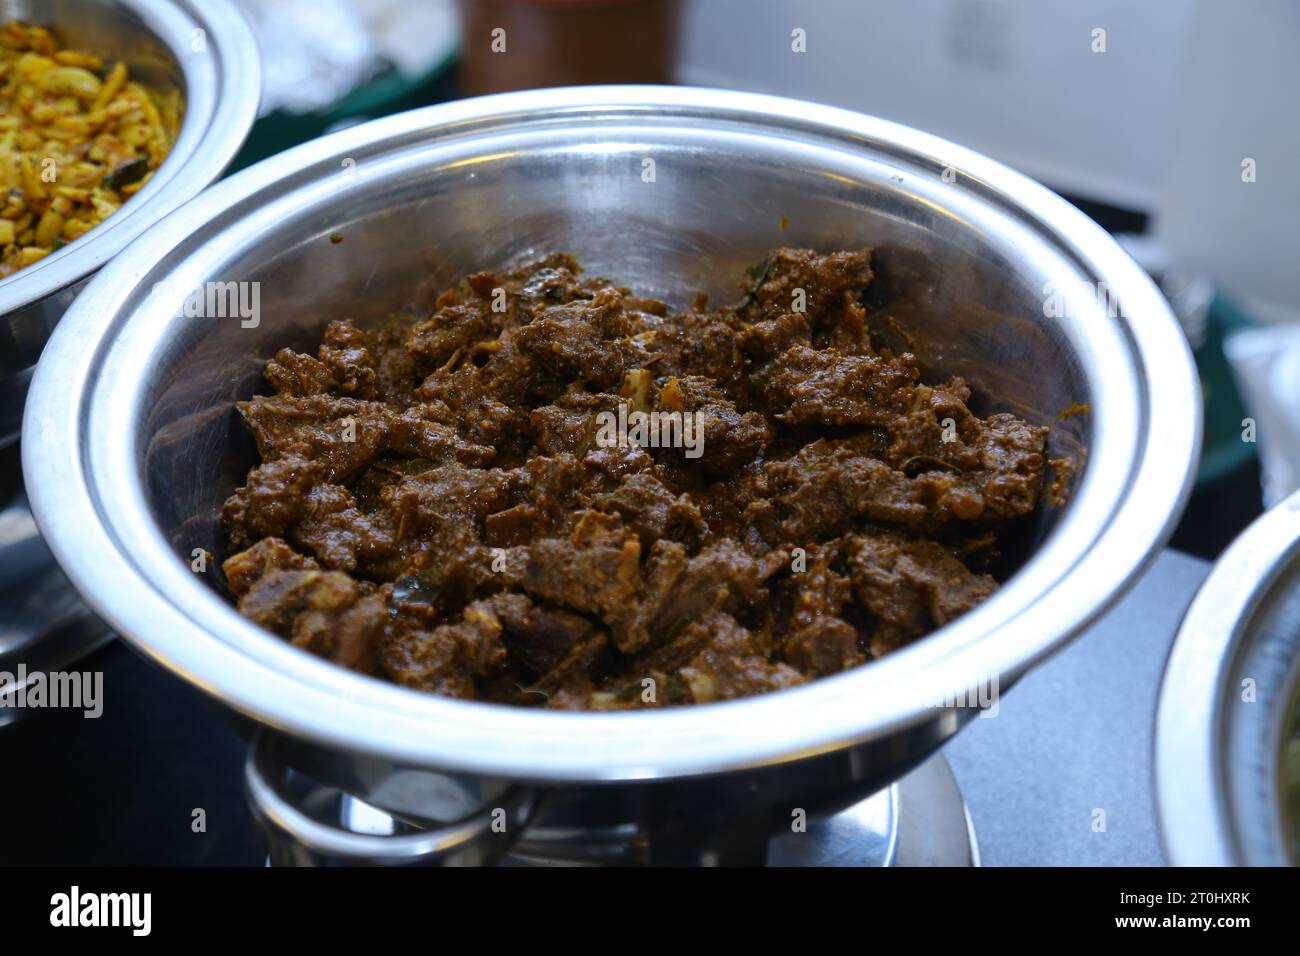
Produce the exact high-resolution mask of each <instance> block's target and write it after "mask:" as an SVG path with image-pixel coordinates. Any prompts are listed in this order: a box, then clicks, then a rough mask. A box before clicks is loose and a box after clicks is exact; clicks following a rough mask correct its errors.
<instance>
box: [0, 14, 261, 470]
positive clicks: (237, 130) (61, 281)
mask: <svg viewBox="0 0 1300 956" xmlns="http://www.w3.org/2000/svg"><path fill="white" fill-rule="evenodd" d="M14 19H18V20H25V21H27V22H31V23H38V24H41V25H43V26H49V27H52V28H55V29H57V31H58V36H59V38H60V40H62V41H63V42H64V43H66V44H68V45H70V46H72V47H75V48H77V49H81V50H88V51H90V52H91V53H95V54H98V55H100V56H102V57H104V58H106V59H112V60H122V61H124V62H125V63H126V64H127V66H128V67H130V69H131V72H132V76H133V77H136V78H138V80H139V81H140V82H142V83H143V84H144V85H145V86H147V87H149V88H150V89H152V90H156V91H157V92H158V93H160V94H163V95H171V94H176V93H179V94H180V95H181V98H182V102H183V105H184V112H183V114H182V119H181V122H180V126H179V129H178V130H177V131H176V132H177V134H178V135H177V137H176V143H175V146H174V147H173V148H172V151H171V153H170V155H169V156H168V157H167V159H166V161H165V162H164V163H163V165H162V166H161V167H160V168H159V169H158V171H157V172H156V173H155V174H154V176H153V179H152V180H150V182H149V184H148V185H146V186H145V187H144V188H143V189H141V190H140V192H139V193H138V194H137V195H136V196H134V197H132V199H131V200H130V202H128V203H126V204H125V205H124V206H123V207H122V208H121V209H120V210H119V211H118V212H117V213H116V214H114V215H113V216H111V217H110V218H109V219H107V220H105V221H104V222H103V223H101V224H100V225H99V226H97V227H95V228H94V229H92V230H91V231H90V232H88V233H86V235H84V236H82V237H81V238H80V239H77V240H76V241H75V242H70V243H68V245H66V246H64V247H63V248H62V249H60V250H58V251H57V252H54V253H51V254H50V255H48V256H46V257H45V258H44V259H42V260H41V261H40V262H37V263H35V264H34V265H31V266H29V267H28V268H26V269H23V270H22V271H21V272H18V273H15V274H14V275H12V276H10V277H9V278H7V279H4V280H2V281H0V445H5V444H8V443H10V442H12V441H13V440H14V439H16V438H17V437H18V426H19V424H20V423H21V421H22V409H23V399H24V396H25V395H26V392H27V386H28V382H29V380H30V378H31V375H32V368H33V366H35V364H36V360H37V358H38V357H39V356H40V354H41V349H42V348H44V346H45V342H46V340H47V339H48V338H49V335H50V330H51V329H53V328H54V325H55V323H56V322H58V321H59V318H60V317H61V316H62V315H63V313H64V311H65V310H66V309H67V307H68V305H69V304H70V303H71V302H72V300H73V298H74V297H75V296H76V295H77V293H78V292H79V291H81V289H82V288H83V287H84V286H85V283H86V280H87V279H88V278H89V276H90V275H91V274H93V273H94V272H95V271H96V270H97V269H99V268H100V267H101V266H102V265H103V264H104V263H105V262H108V261H109V260H110V259H111V258H112V257H113V256H115V255H116V254H117V253H119V252H121V251H122V250H123V249H124V248H126V246H127V244H129V243H130V242H131V240H132V239H134V238H135V237H136V236H138V235H140V234H141V233H142V232H144V231H145V230H146V229H147V228H149V226H151V225H152V224H153V223H155V222H157V221H158V220H159V219H161V218H162V217H163V216H165V215H167V213H169V212H171V211H172V210H173V209H175V208H176V207H177V206H179V205H181V204H182V203H183V202H185V201H186V200H188V199H191V198H193V197H194V196H196V195H197V194H198V193H199V191H200V190H202V189H204V188H205V187H207V186H208V185H210V184H211V183H212V182H213V181H214V180H216V178H217V177H218V176H220V175H221V173H222V172H223V171H224V170H225V168H226V166H227V165H228V164H229V163H230V161H231V159H233V158H234V156H235V153H236V152H238V151H239V147H240V146H241V145H243V142H244V137H245V136H247V135H248V131H249V129H250V128H251V127H252V125H253V120H254V119H255V118H256V116H257V103H258V98H259V97H260V95H261V70H260V65H259V62H260V61H259V59H258V55H257V43H256V41H255V39H254V37H253V33H252V31H251V30H250V29H249V27H248V25H247V23H245V21H244V19H243V17H242V16H241V15H240V14H239V13H238V11H236V9H235V8H234V7H233V6H232V5H231V4H230V3H229V2H228V0H0V23H7V22H9V21H10V20H14Z"/></svg>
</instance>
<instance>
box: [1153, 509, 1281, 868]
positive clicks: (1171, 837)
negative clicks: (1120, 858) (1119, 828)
mask: <svg viewBox="0 0 1300 956" xmlns="http://www.w3.org/2000/svg"><path fill="white" fill-rule="evenodd" d="M1298 557H1300V492H1295V493H1293V494H1292V495H1290V496H1289V497H1287V498H1285V499H1283V500H1282V501H1281V502H1279V503H1278V504H1276V505H1274V507H1272V508H1270V509H1269V510H1268V511H1266V512H1264V513H1263V514H1262V515H1260V516H1259V517H1258V518H1256V519H1255V520H1254V521H1253V522H1251V523H1250V525H1249V526H1247V528H1246V530H1245V531H1243V532H1242V533H1241V534H1240V535H1238V536H1237V538H1236V539H1235V540H1234V541H1233V542H1232V544H1230V545H1229V546H1228V549H1227V550H1226V551H1224V552H1223V554H1222V555H1220V556H1219V559H1218V560H1217V561H1215V563H1214V566H1213V567H1212V568H1211V569H1210V573H1209V574H1208V575H1207V576H1206V578H1205V580H1204V581H1202V582H1201V586H1200V587H1199V588H1198V589H1197V591H1196V594H1195V595H1194V596H1193V597H1192V602H1191V604H1189V605H1188V607H1187V610H1186V612H1184V614H1183V620H1182V623H1181V624H1180V625H1179V627H1178V633H1177V634H1176V635H1175V637H1174V642H1173V645H1172V646H1171V647H1170V649H1169V656H1168V658H1167V659H1166V661H1165V667H1164V672H1163V674H1162V676H1161V678H1160V692H1159V697H1158V698H1157V702H1156V712H1155V721H1154V723H1155V732H1154V734H1153V735H1152V740H1153V744H1152V749H1153V760H1152V773H1153V777H1154V784H1155V786H1154V792H1155V798H1156V815H1157V818H1158V819H1159V822H1160V835H1161V841H1162V843H1163V844H1164V848H1165V854H1166V856H1167V857H1168V858H1169V861H1170V862H1171V863H1172V864H1174V865H1175V866H1243V865H1245V864H1246V863H1247V862H1248V861H1247V860H1246V859H1244V858H1243V851H1242V848H1241V846H1240V844H1239V841H1238V839H1237V836H1236V828H1235V827H1234V825H1233V811H1232V806H1231V799H1230V797H1229V794H1228V791H1227V788H1226V781H1227V779H1228V778H1227V775H1228V773H1229V768H1228V767H1227V766H1226V765H1225V760H1224V757H1225V752H1224V747H1223V743H1222V742H1223V729H1224V721H1225V719H1226V718H1225V713H1224V707H1223V693H1224V690H1225V688H1226V684H1227V681H1228V679H1229V677H1230V673H1229V672H1230V670H1231V668H1232V665H1233V661H1234V659H1235V658H1236V655H1237V654H1238V652H1239V651H1240V650H1241V649H1242V647H1243V641H1244V640H1245V634H1246V629H1247V628H1248V627H1249V626H1250V624H1251V621H1252V619H1253V618H1254V616H1255V613H1256V611H1257V610H1258V608H1259V607H1260V605H1261V604H1262V602H1263V601H1264V600H1265V599H1266V598H1267V597H1268V595H1269V593H1270V592H1271V591H1272V589H1273V586H1274V584H1275V583H1276V582H1277V580H1278V578H1279V577H1280V576H1281V575H1282V574H1283V573H1284V571H1285V569H1286V568H1287V566H1288V564H1289V563H1290V562H1293V561H1295V560H1297V558H1298Z"/></svg>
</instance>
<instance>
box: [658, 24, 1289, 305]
mask: <svg viewBox="0 0 1300 956" xmlns="http://www.w3.org/2000/svg"><path fill="white" fill-rule="evenodd" d="M795 27H801V28H803V29H804V30H805V31H806V33H807V52H806V53H803V54H797V53H794V52H792V51H791V48H790V45H791V36H790V31H791V30H792V29H793V28H795ZM1095 28H1102V29H1104V30H1105V31H1106V52H1104V53H1095V52H1093V50H1092V44H1093V36H1092V31H1093V30H1094V29H1095ZM680 79H681V80H682V81H683V82H687V83H695V84H701V85H710V86H723V87H729V88H737V89H752V90H760V91H763V92H770V93H780V94H784V95H788V96H796V97H802V98H806V99H814V100H819V101H822V102H827V103H832V104H834V105H837V106H845V107H848V108H851V109H856V110H861V111H863V112H867V113H874V114H876V115H879V116H884V117H887V118H889V119H894V120H898V121H900V122H904V123H907V124H909V125H912V126H917V127H920V128H922V129H926V130H929V131H931V132H935V133H938V134H940V135H943V136H946V137H948V138H950V139H953V140H956V141H958V142H960V143H963V144H964V145H967V146H972V147H974V148H976V149H978V150H980V151H982V152H986V153H988V154H990V155H992V156H995V157H997V158H998V159H1001V160H1003V161H1004V162H1007V163H1009V164H1011V165H1013V166H1016V167H1017V168H1019V169H1022V170H1024V171H1025V172H1027V173H1029V174H1030V175H1032V176H1034V177H1036V178H1038V179H1041V180H1043V181H1045V182H1047V183H1048V184H1049V185H1051V186H1053V187H1054V188H1056V189H1058V190H1061V191H1065V192H1071V193H1076V194H1079V195H1083V196H1087V197H1089V198H1095V199H1099V200H1103V201H1107V202H1110V203H1113V204H1115V205H1120V206H1127V207H1131V208H1135V209H1139V210H1142V211H1146V212H1149V213H1151V214H1152V215H1153V217H1154V223H1155V230H1156V232H1157V234H1158V235H1159V236H1160V238H1161V239H1162V240H1163V241H1164V242H1165V243H1166V244H1167V245H1168V246H1169V248H1170V251H1171V252H1172V253H1173V254H1174V255H1175V256H1176V257H1177V260H1178V261H1180V262H1182V263H1185V264H1187V265H1191V266H1194V267H1197V268H1200V269H1202V270H1204V271H1205V272H1207V273H1208V274H1209V275H1210V276H1211V278H1213V279H1214V280H1215V281H1217V282H1219V283H1220V284H1222V285H1224V286H1225V287H1226V288H1228V290H1229V291H1231V292H1232V293H1234V294H1235V295H1237V296H1238V297H1239V298H1242V299H1244V300H1247V301H1248V303H1249V304H1251V305H1252V306H1254V307H1255V310H1256V311H1257V312H1258V313H1260V314H1262V315H1264V316H1267V317H1288V316H1290V315H1295V316H1296V317H1300V262H1297V257H1298V256H1300V186H1298V185H1297V178H1298V177H1300V2H1297V0H804V2H794V0H693V2H690V3H689V4H688V5H687V9H686V22H685V28H684V31H683V49H682V62H681V68H680ZM1247 156H1249V157H1253V158H1254V159H1255V160H1256V162H1257V171H1258V179H1257V181H1256V182H1255V183H1253V184H1245V183H1242V182H1241V178H1240V173H1241V166H1240V163H1241V160H1242V158H1244V157H1247Z"/></svg>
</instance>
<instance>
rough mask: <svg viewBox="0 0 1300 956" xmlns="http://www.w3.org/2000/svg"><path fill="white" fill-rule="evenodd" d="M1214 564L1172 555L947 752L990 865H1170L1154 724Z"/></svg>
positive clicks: (969, 728) (1154, 566) (1164, 554)
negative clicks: (1185, 627)
mask: <svg viewBox="0 0 1300 956" xmlns="http://www.w3.org/2000/svg"><path fill="white" fill-rule="evenodd" d="M1209 569H1210V565H1209V564H1208V563H1207V562H1205V561H1202V560H1200V559H1199V558H1193V557H1190V556H1188V555H1185V554H1182V553H1180V552H1177V551H1171V550H1165V551H1163V552H1162V553H1161V554H1160V555H1159V556H1158V557H1157V558H1156V560H1155V561H1154V563H1153V564H1152V565H1151V567H1150V568H1149V569H1148V570H1147V572H1146V574H1145V576H1144V577H1143V578H1142V579H1141V580H1140V581H1138V582H1137V583H1136V584H1135V586H1134V587H1133V589H1132V590H1131V591H1130V592H1129V593H1128V595H1127V596H1125V598H1124V599H1123V600H1122V601H1121V602H1120V603H1119V604H1117V605H1116V606H1115V607H1114V608H1112V609H1111V610H1110V612H1109V613H1107V614H1106V615H1105V616H1104V617H1103V618H1101V619H1100V620H1099V621H1098V622H1097V623H1096V624H1094V625H1093V626H1092V628H1090V629H1089V630H1088V631H1086V632H1085V633H1083V634H1082V635H1080V636H1079V637H1078V638H1077V639H1075V641H1073V642H1072V643H1071V644H1069V645H1068V646H1067V647H1066V648H1065V649H1064V650H1063V651H1061V652H1060V653H1058V654H1057V655H1056V656H1055V657H1053V658H1051V659H1050V660H1048V661H1047V662H1046V663H1044V664H1043V665H1042V666H1040V667H1038V668H1035V669H1034V670H1032V671H1031V672H1030V673H1029V674H1028V675H1026V676H1025V677H1024V678H1022V679H1021V681H1020V682H1019V683H1018V684H1016V685H1015V687H1013V688H1012V689H1010V690H1009V691H1005V692H1004V693H1003V694H1002V695H1001V697H1000V699H999V706H998V712H997V715H996V716H995V717H991V718H988V719H976V720H974V721H972V722H971V723H970V724H969V725H968V726H967V727H966V729H964V730H963V731H962V732H961V733H960V734H958V735H957V737H956V738H955V739H954V740H953V741H952V743H950V744H949V745H948V746H947V747H946V748H944V756H945V757H947V759H948V763H949V765H950V766H951V767H952V770H953V773H954V774H955V775H956V777H957V781H958V783H959V785H960V786H961V790H962V793H963V794H964V796H965V798H966V804H967V806H968V807H969V809H970V815H971V819H972V821H973V823H974V826H975V834H976V838H977V839H978V841H979V847H980V855H981V858H982V862H983V865H984V866H1161V865H1164V864H1165V862H1166V861H1165V858H1164V853H1163V851H1162V850H1161V847H1160V834H1159V830H1158V826H1157V822H1156V811H1155V803H1154V799H1153V795H1152V780H1151V745H1152V722H1153V720H1154V715H1155V706H1156V696H1157V694H1158V693H1159V689H1160V675H1161V672H1162V671H1163V669H1164V663H1165V657H1166V656H1167V654H1168V653H1169V646H1170V644H1171V643H1172V642H1173V638H1174V634H1175V633H1176V631H1177V628H1178V623H1179V620H1180V619H1181V618H1182V615H1183V611H1184V610H1185V609H1186V607H1187V605H1188V603H1189V602H1190V601H1191V599H1192V595H1193V594H1194V593H1195V591H1196V589H1197V587H1199V586H1200V583H1201V581H1202V579H1203V578H1204V577H1205V575H1206V574H1207V573H1208V572H1209ZM1098 811H1100V812H1101V813H1102V814H1104V818H1103V817H1102V816H1101V815H1100V814H1099V813H1098ZM1098 820H1104V829H1102V828H1101V827H1099V826H1097V825H1096V824H1095V823H1094V821H1098Z"/></svg>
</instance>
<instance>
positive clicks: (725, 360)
mask: <svg viewBox="0 0 1300 956" xmlns="http://www.w3.org/2000/svg"><path fill="white" fill-rule="evenodd" d="M871 279H872V272H871V255H870V250H861V251H856V252H834V253H831V254H828V255H819V254H816V253H814V252H810V251H806V250H797V249H780V250H777V251H775V252H774V253H772V254H771V256H769V257H768V259H767V260H766V261H765V262H764V263H763V264H762V266H761V267H760V268H758V269H755V270H753V274H752V275H751V277H750V280H749V281H748V283H747V284H746V286H745V287H744V288H745V293H744V296H743V298H742V299H741V301H740V302H739V303H738V304H737V305H735V306H733V307H730V308H725V309H722V310H719V311H710V310H709V309H708V308H707V304H706V303H705V302H703V301H697V303H696V306H695V307H694V308H693V309H692V310H691V311H688V312H684V313H673V312H672V311H671V310H670V309H669V308H668V307H667V306H666V305H665V304H664V303H662V302H658V301H654V300H651V299H645V298H638V297H637V296H634V295H633V294H631V293H630V292H629V291H628V290H627V289H624V288H621V287H619V286H618V285H616V284H615V283H613V282H610V281H608V280H605V279H588V278H583V277H582V276H581V275H580V269H579V267H578V265H577V263H575V262H574V261H573V260H572V259H571V258H569V257H568V256H564V255H552V256H548V257H547V258H545V259H542V260H540V261H538V262H534V263H532V264H530V265H527V266H525V267H523V268H520V269H518V270H516V271H512V272H506V273H488V272H484V273H479V274H476V275H472V276H469V277H468V278H466V279H465V280H463V281H462V282H461V283H460V284H459V285H458V286H457V287H456V288H454V289H452V290H450V291H448V292H446V293H444V294H443V295H442V296H441V297H440V299H439V300H438V303H437V309H436V311H435V313H434V314H433V315H432V317H430V318H428V319H427V320H425V321H419V322H412V321H397V320H394V321H392V322H390V323H388V324H387V325H385V326H384V327H383V328H381V329H379V330H378V331H373V332H372V331H364V330H362V329H361V328H358V327H356V326H354V325H353V324H352V323H351V322H349V321H341V322H333V323H331V324H330V326H329V327H328V329H327V330H326V332H325V341H324V343H323V344H322V345H321V346H320V348H319V350H318V352H317V354H316V355H315V356H312V355H306V354H300V353H296V352H292V351H290V350H287V349H286V350H284V351H281V352H280V353H279V354H278V355H276V356H275V358H274V359H273V360H272V361H270V363H269V364H268V365H267V367H266V380H267V383H268V384H269V385H270V387H271V388H272V389H273V394H270V395H265V396H259V397H256V398H254V399H252V400H251V401H249V402H244V403H241V404H240V405H239V410H240V412H241V413H242V415H243V418H244V421H245V422H246V423H247V425H248V427H249V428H250V429H251V430H252V433H253V435H254V436H255V437H256V440H257V445H258V449H259V451H260V454H261V459H262V463H261V464H260V465H258V466H257V467H256V468H254V469H253V470H252V471H251V472H250V473H249V475H248V479H247V484H246V485H245V486H244V487H242V488H239V489H238V490H237V491H236V492H235V493H234V495H232V496H231V498H230V500H229V501H228V502H227V503H226V505H225V509H224V513H223V517H224V521H225V525H226V528H227V529H228V532H229V538H230V545H231V548H232V551H233V552H236V553H233V556H231V557H230V558H228V559H227V560H226V562H225V564H224V570H225V574H226V579H227V582H228V584H229V587H230V589H231V591H232V592H233V593H234V595H235V596H236V597H237V599H238V602H239V610H240V611H241V612H242V613H243V614H245V615H246V616H248V617H249V618H251V619H252V620H254V621H256V622H257V623H259V624H261V625H262V626H264V627H266V628H267V629H269V630H271V631H273V632H275V633H276V634H278V635H280V636H281V637H283V638H285V639H287V640H290V641H292V642H293V643H294V644H295V645H297V646H298V647H302V648H305V649H307V650H309V651H311V652H313V653H316V654H319V655H321V656H323V657H326V658H328V659H330V660H332V661H335V662H337V663H339V664H342V665H344V666H345V667H350V668H353V669H356V670H358V671H362V672H365V673H368V674H374V675H379V676H382V677H386V678H388V679H390V680H393V681H396V682H397V683H399V684H402V685H404V686H406V687H413V688H418V689H420V690H424V691H429V692H431V693H436V694H443V695H448V696H453V697H460V698H466V699H474V700H481V701H493V702H497V703H505V704H517V705H544V706H549V707H558V708H570V709H613V708H635V707H651V706H665V705H672V704H687V703H701V702H707V701H718V700H725V699H729V698H734V697H742V696H746V695H749V694H757V693H762V692H764V691H770V690H777V689H780V688H783V687H790V686H792V685H796V684H800V683H803V682H806V681H809V680H813V679H816V678H818V677H821V676H824V675H828V674H835V673H838V672H839V671H843V670H845V669H846V668H850V667H856V666H857V665H859V664H863V663H865V662H867V661H870V660H872V659H874V658H877V657H880V656H881V655H883V654H887V653H888V652H889V651H891V650H893V649H895V648H897V647H900V646H902V645H904V644H906V643H908V642H910V641H913V640H915V639H916V638H918V637H921V636H922V635H924V634H926V633H927V632H929V631H931V630H933V629H934V628H936V627H938V626H940V625H942V624H944V623H945V622H947V621H949V620H951V619H952V618H954V617H956V616H957V615H960V614H962V613H964V612H965V611H967V610H969V609H970V608H972V607H974V606H975V605H977V604H979V603H980V602H981V601H983V600H984V599H985V598H987V597H988V596H989V595H990V594H991V593H992V592H993V591H994V589H995V588H996V587H997V582H996V581H995V580H994V578H993V577H992V576H991V574H990V573H989V572H990V569H991V568H992V567H993V566H994V561H995V559H996V558H997V557H998V554H999V550H1000V547H1001V544H1000V539H1001V538H1002V537H1003V536H1004V535H1005V534H1006V533H1007V532H1008V529H1010V528H1011V527H1012V526H1013V525H1014V523H1015V521H1016V519H1018V518H1021V517H1023V516H1025V515H1028V514H1029V513H1030V512H1032V511H1034V510H1035V508H1036V507H1037V506H1038V503H1039V499H1040V497H1042V495H1043V494H1044V485H1045V481H1044V478H1045V473H1046V472H1047V471H1048V470H1050V464H1049V463H1048V462H1047V461H1046V460H1045V453H1044V444H1045V441H1046V438H1047V429H1046V428H1039V427H1034V426H1031V425H1029V424H1027V423H1025V422H1023V421H1021V420H1020V419H1018V418H1015V417H1014V416H1012V415H1007V414H996V415H990V416H988V417H987V418H979V417H977V416H976V415H975V414H973V413H972V412H971V411H970V410H969V408H968V407H967V401H968V399H969V398H970V390H969V389H968V388H967V386H966V385H965V384H964V383H963V382H961V381H960V380H957V379H950V380H949V381H947V382H944V383H942V384H924V383H922V382H921V380H920V376H919V373H918V371H917V361H916V359H915V357H914V356H913V355H912V354H910V353H904V354H894V353H893V352H891V351H890V350H889V349H887V348H885V347H884V346H883V345H880V344H879V343H878V341H877V340H876V339H875V338H874V337H873V334H872V331H871V328H870V326H871V320H872V318H873V317H872V316H869V315H868V314H867V311H866V309H865V308H864V306H863V304H862V299H863V292H864V289H865V288H866V287H867V285H868V284H869V283H870V282H871ZM647 422H651V423H653V422H658V423H659V425H660V427H659V428H658V430H656V429H655V428H651V427H645V425H646V423H647ZM612 423H616V424H612Z"/></svg>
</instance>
